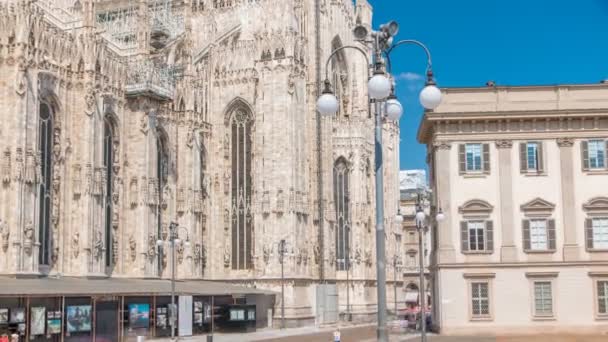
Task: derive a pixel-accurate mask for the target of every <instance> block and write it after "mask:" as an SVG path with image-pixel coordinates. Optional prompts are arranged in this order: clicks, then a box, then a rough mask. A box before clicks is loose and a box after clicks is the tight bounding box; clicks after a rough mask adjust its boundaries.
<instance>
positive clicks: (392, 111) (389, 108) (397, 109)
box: [386, 97, 403, 121]
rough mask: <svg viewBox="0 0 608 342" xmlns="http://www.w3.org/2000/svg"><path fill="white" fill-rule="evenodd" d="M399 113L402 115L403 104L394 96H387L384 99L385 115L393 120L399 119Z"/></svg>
mask: <svg viewBox="0 0 608 342" xmlns="http://www.w3.org/2000/svg"><path fill="white" fill-rule="evenodd" d="M401 115H403V106H402V105H401V103H400V102H399V100H397V98H395V97H392V98H389V100H388V101H386V116H387V117H388V118H389V119H391V120H393V121H399V119H401Z"/></svg>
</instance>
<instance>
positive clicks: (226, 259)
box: [224, 248, 230, 268]
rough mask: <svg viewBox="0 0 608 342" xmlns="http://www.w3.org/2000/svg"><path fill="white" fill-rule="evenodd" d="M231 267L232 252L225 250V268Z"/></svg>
mask: <svg viewBox="0 0 608 342" xmlns="http://www.w3.org/2000/svg"><path fill="white" fill-rule="evenodd" d="M228 267H230V251H229V250H228V248H226V249H225V250H224V268H228Z"/></svg>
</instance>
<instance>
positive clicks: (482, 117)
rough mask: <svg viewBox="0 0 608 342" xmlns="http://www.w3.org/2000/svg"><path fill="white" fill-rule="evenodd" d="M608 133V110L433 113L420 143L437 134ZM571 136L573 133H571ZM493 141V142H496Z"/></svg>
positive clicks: (427, 115) (421, 128)
mask: <svg viewBox="0 0 608 342" xmlns="http://www.w3.org/2000/svg"><path fill="white" fill-rule="evenodd" d="M539 131H540V132H543V133H551V132H555V133H557V132H564V131H595V132H596V134H598V133H599V134H602V132H601V131H604V132H603V133H604V134H605V133H606V131H608V108H599V109H555V110H530V111H521V110H518V111H496V112H465V113H457V112H453V113H448V112H430V111H427V112H425V114H424V117H423V119H422V122H421V124H420V126H419V127H418V136H417V138H418V141H419V142H421V143H425V144H429V143H430V142H431V141H432V138H433V137H434V136H437V135H442V136H443V135H446V134H475V135H478V134H483V133H491V134H492V135H493V136H494V139H495V138H496V136H495V135H496V134H503V133H509V134H513V133H525V132H535V133H536V134H538V132H539ZM570 136H571V134H570ZM494 139H492V140H494Z"/></svg>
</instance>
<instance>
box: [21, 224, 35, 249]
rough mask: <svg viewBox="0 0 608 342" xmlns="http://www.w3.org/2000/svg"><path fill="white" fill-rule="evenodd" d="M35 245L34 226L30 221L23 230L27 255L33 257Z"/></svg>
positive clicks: (24, 247)
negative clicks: (33, 246)
mask: <svg viewBox="0 0 608 342" xmlns="http://www.w3.org/2000/svg"><path fill="white" fill-rule="evenodd" d="M33 244H34V224H33V223H32V221H29V222H28V223H27V224H26V225H25V228H24V229H23V251H24V252H25V254H27V255H28V256H29V255H32V245H33Z"/></svg>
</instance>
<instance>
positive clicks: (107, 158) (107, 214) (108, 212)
mask: <svg viewBox="0 0 608 342" xmlns="http://www.w3.org/2000/svg"><path fill="white" fill-rule="evenodd" d="M113 142H114V129H113V126H112V122H111V121H110V118H109V117H106V118H105V120H104V126H103V167H104V169H105V170H106V188H105V196H104V224H105V237H106V239H105V246H106V266H107V267H110V266H112V247H113V244H112V193H113V190H114V189H113V172H112V165H113V164H114V150H113V146H112V144H113Z"/></svg>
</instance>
